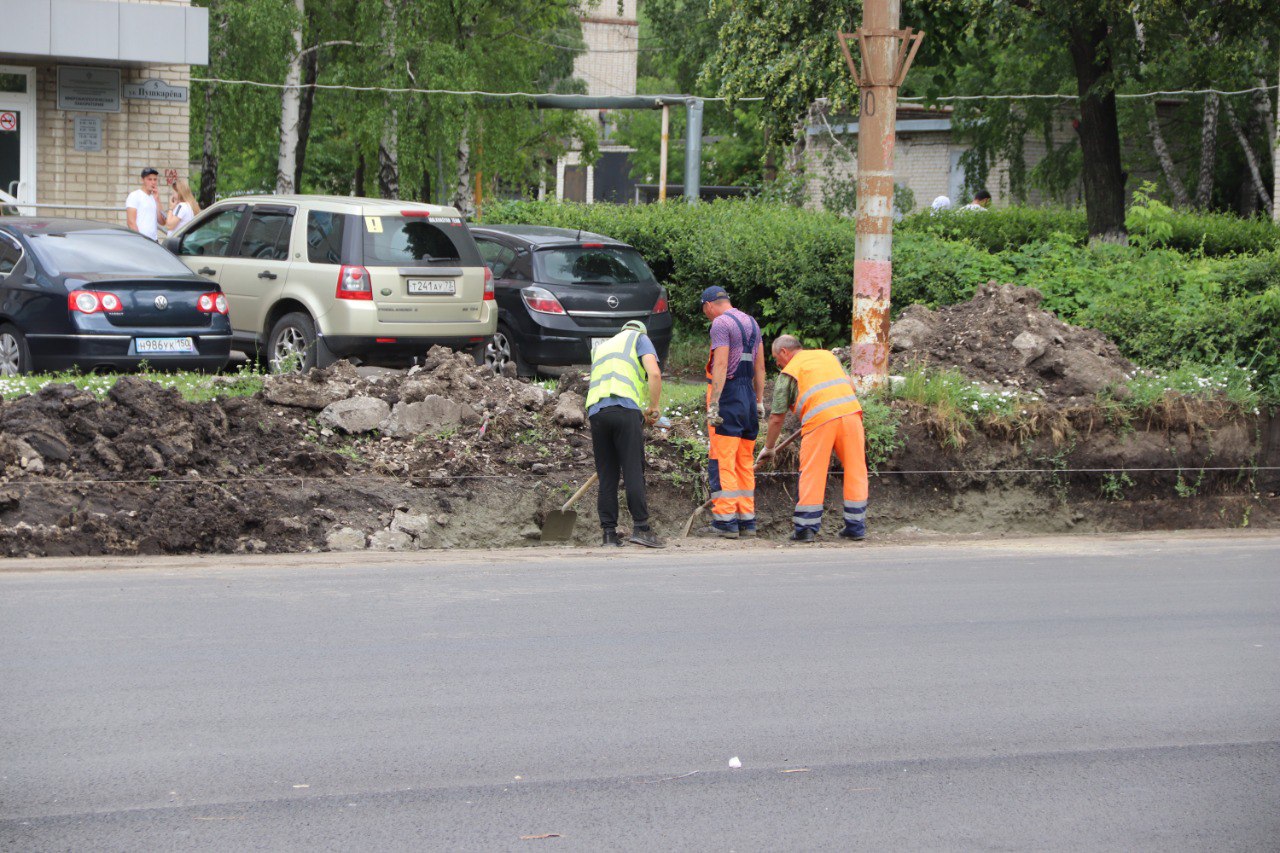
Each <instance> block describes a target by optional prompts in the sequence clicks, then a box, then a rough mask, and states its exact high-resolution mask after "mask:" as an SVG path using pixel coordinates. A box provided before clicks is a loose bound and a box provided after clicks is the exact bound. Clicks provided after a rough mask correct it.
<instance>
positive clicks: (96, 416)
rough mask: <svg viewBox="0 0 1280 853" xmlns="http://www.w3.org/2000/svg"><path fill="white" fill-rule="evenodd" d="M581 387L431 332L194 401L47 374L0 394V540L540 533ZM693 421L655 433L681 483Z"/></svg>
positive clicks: (657, 461)
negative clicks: (505, 363)
mask: <svg viewBox="0 0 1280 853" xmlns="http://www.w3.org/2000/svg"><path fill="white" fill-rule="evenodd" d="M223 381H226V382H227V383H228V384H234V383H235V382H237V381H239V380H237V379H236V378H234V377H227V378H226V379H225V380H223ZM584 393H585V382H584V381H583V380H582V378H581V377H580V376H577V375H567V376H566V377H565V378H564V380H562V382H561V384H560V387H557V388H555V389H551V390H548V389H546V388H544V387H542V386H540V385H538V384H532V383H528V382H522V381H519V380H517V379H516V378H514V377H513V376H494V375H493V374H492V373H491V372H489V371H488V370H487V369H485V368H483V367H479V366H476V365H475V364H474V362H473V361H472V360H471V359H470V357H469V356H466V355H462V354H457V353H454V352H452V351H450V350H447V349H444V348H434V349H433V350H432V351H431V352H430V353H428V356H427V358H426V361H425V363H424V364H423V365H421V366H417V367H414V368H411V369H410V370H408V371H404V372H401V371H382V370H379V369H376V368H359V369H358V368H355V367H353V366H352V365H350V364H349V363H347V362H339V363H337V364H336V365H334V366H333V367H331V368H328V369H318V370H312V371H310V372H309V373H308V374H307V375H305V376H304V375H288V376H270V377H266V378H265V380H264V383H263V388H262V390H261V391H259V392H257V393H256V394H254V395H253V396H251V397H234V396H232V397H227V398H223V399H220V400H216V401H212V402H203V403H193V402H187V401H185V400H183V399H182V397H181V395H180V394H179V393H178V392H177V391H176V390H172V389H166V388H164V387H162V386H160V385H157V384H155V383H153V382H150V381H148V380H146V379H143V378H141V377H136V376H127V377H123V378H121V379H120V380H119V381H118V382H117V383H116V385H115V386H114V387H113V388H112V389H111V390H110V391H109V392H108V393H107V395H106V396H105V397H104V398H102V399H99V398H98V397H96V396H95V395H93V394H92V393H89V392H87V391H83V390H80V389H78V388H76V387H75V386H73V385H65V384H53V385H49V386H46V387H45V388H43V389H42V390H41V391H39V392H38V393H36V394H33V395H28V396H22V397H18V398H15V399H12V400H0V553H3V554H7V555H10V556H18V555H24V554H51V555H65V554H70V555H74V554H98V553H185V552H206V551H223V552H225V551H292V550H305V549H308V548H325V547H341V548H363V547H379V548H385V549H388V550H397V549H404V548H416V547H451V546H455V545H475V546H478V545H483V544H492V545H499V546H500V545H513V544H524V543H527V542H529V541H536V540H537V538H538V526H539V524H540V523H541V519H542V518H544V517H545V513H546V511H547V510H548V509H549V508H551V507H552V506H553V505H555V503H556V498H557V496H558V495H560V494H561V493H562V492H564V491H565V489H566V488H567V487H568V486H570V485H571V484H573V483H575V482H581V481H582V480H583V479H585V478H586V477H587V476H588V475H589V473H590V471H591V470H592V461H591V460H592V457H591V439H590V434H589V432H588V429H587V420H586V416H585V412H584V398H583V394H584ZM692 429H693V428H692V426H690V425H687V424H682V425H681V426H679V427H677V428H674V429H672V430H671V431H669V432H667V433H664V434H662V435H661V436H655V440H654V441H653V442H652V443H651V447H650V454H651V458H650V459H649V460H648V461H649V467H650V470H651V471H653V472H654V473H655V474H667V475H669V478H670V479H672V480H677V479H678V480H682V481H687V482H693V481H694V479H695V475H696V463H695V462H693V461H691V460H688V459H685V458H684V457H683V455H682V454H681V453H679V452H678V447H677V446H678V445H679V444H680V442H681V441H682V440H684V439H687V438H688V437H689V436H690V435H691V434H692ZM690 466H694V467H690ZM560 500H563V498H560ZM464 507H465V508H464Z"/></svg>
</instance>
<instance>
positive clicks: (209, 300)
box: [196, 293, 227, 314]
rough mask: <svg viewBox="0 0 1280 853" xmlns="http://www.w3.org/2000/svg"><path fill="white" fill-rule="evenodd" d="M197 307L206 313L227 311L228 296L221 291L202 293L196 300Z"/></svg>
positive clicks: (223, 312)
mask: <svg viewBox="0 0 1280 853" xmlns="http://www.w3.org/2000/svg"><path fill="white" fill-rule="evenodd" d="M196 307H197V308H199V309H200V310H201V311H203V312H204V313H206V314H225V313H227V297H225V296H223V295H222V294H221V293H202V294H200V298H199V299H198V300H196Z"/></svg>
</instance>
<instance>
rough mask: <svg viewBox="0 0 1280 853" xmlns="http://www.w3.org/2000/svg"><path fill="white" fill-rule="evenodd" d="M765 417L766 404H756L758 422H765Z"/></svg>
mask: <svg viewBox="0 0 1280 853" xmlns="http://www.w3.org/2000/svg"><path fill="white" fill-rule="evenodd" d="M764 416H765V411H764V403H756V420H758V421H762V420H764Z"/></svg>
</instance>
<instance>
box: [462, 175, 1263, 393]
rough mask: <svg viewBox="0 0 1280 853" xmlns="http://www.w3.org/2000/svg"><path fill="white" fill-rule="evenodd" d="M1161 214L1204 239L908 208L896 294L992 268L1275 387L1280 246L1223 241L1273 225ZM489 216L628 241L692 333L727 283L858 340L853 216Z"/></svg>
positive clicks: (1021, 212) (1067, 305) (550, 212)
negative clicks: (1119, 236) (1144, 236)
mask: <svg viewBox="0 0 1280 853" xmlns="http://www.w3.org/2000/svg"><path fill="white" fill-rule="evenodd" d="M1161 215H1162V217H1163V219H1162V220H1161V221H1162V222H1164V223H1166V224H1168V223H1170V222H1172V223H1174V227H1173V228H1172V232H1171V236H1170V230H1169V229H1162V232H1161V233H1162V235H1163V237H1164V238H1165V239H1164V240H1163V241H1162V242H1168V243H1177V242H1178V241H1179V240H1184V241H1185V240H1186V239H1187V238H1186V235H1187V234H1189V233H1190V231H1189V230H1188V229H1189V227H1190V226H1188V225H1186V224H1185V223H1191V222H1194V223H1199V225H1198V226H1197V227H1198V228H1199V231H1198V232H1197V233H1199V234H1200V235H1202V240H1201V243H1200V244H1198V245H1197V247H1196V250H1195V251H1194V252H1189V251H1176V250H1174V249H1172V248H1160V247H1158V246H1155V245H1154V243H1155V242H1156V241H1154V240H1147V241H1146V243H1147V245H1146V246H1145V247H1141V246H1136V245H1135V246H1117V245H1112V244H1099V245H1096V246H1089V245H1086V244H1085V241H1084V239H1083V214H1081V213H1079V212H1078V211H1071V210H1056V211H1055V210H1048V209H1036V208H1011V209H1008V210H995V211H987V212H986V213H972V212H970V213H955V214H949V215H948V214H944V215H941V216H936V217H934V216H932V215H930V214H924V215H922V216H917V217H907V219H906V220H904V227H903V228H901V229H900V230H899V232H898V236H897V238H896V239H895V241H894V282H893V310H894V312H895V313H897V312H898V311H900V310H901V309H902V308H905V307H906V306H907V305H910V304H913V303H923V304H927V305H929V306H939V305H948V304H952V303H955V302H960V301H963V300H965V299H968V298H969V297H970V296H971V295H972V294H973V291H974V289H975V288H976V287H977V286H978V285H980V284H984V283H986V282H987V281H990V280H992V279H994V280H996V281H999V282H1013V283H1015V284H1019V285H1024V286H1029V287H1035V288H1037V289H1038V290H1040V291H1041V293H1043V294H1044V297H1045V308H1046V309H1048V310H1050V311H1053V312H1055V313H1056V314H1058V315H1059V316H1060V317H1061V318H1062V319H1064V320H1066V321H1067V322H1070V323H1075V324H1077V325H1082V326H1088V327H1090V328H1095V329H1098V330H1100V331H1102V332H1103V333H1105V334H1107V335H1109V336H1110V337H1111V338H1112V339H1113V340H1115V342H1116V344H1117V345H1118V346H1119V347H1120V348H1121V350H1122V351H1123V352H1124V353H1125V354H1126V355H1127V356H1129V357H1130V358H1132V359H1133V360H1134V361H1136V362H1138V363H1139V364H1142V365H1144V366H1147V367H1160V368H1174V367H1177V366H1179V365H1181V364H1184V363H1199V364H1206V365H1217V364H1225V365H1237V366H1241V367H1247V368H1250V369H1252V370H1256V371H1257V376H1258V381H1259V382H1260V383H1261V384H1262V385H1263V386H1264V387H1270V388H1271V390H1270V391H1266V392H1265V394H1266V396H1267V399H1269V400H1280V249H1276V248H1270V249H1267V250H1265V251H1259V252H1257V253H1255V254H1250V255H1243V254H1240V255H1231V254H1228V255H1226V256H1222V257H1218V256H1215V255H1214V252H1218V251H1219V250H1222V249H1224V247H1227V246H1233V247H1236V248H1239V247H1242V246H1248V245H1263V244H1265V243H1266V241H1267V234H1268V233H1271V234H1274V232H1275V228H1274V226H1271V225H1269V224H1267V223H1260V222H1257V221H1242V220H1231V224H1223V221H1224V220H1226V219H1229V218H1224V217H1216V216H1203V215H1196V216H1192V215H1190V214H1187V215H1185V216H1184V215H1183V214H1177V213H1173V214H1172V215H1167V214H1163V213H1162V214H1161ZM924 217H929V218H928V219H925V218H924ZM1077 220H1078V221H1077ZM485 221H486V222H508V223H515V222H520V223H537V224H543V225H556V226H560V227H565V228H583V229H584V230H588V231H594V232H598V233H602V234H607V235H608V236H610V237H615V238H617V239H620V240H623V241H625V242H627V243H630V244H631V245H633V246H635V247H636V248H637V249H639V251H640V252H641V254H643V255H644V257H645V259H646V260H647V261H648V262H649V265H650V266H651V267H652V268H653V270H654V273H655V274H656V275H657V276H658V278H659V280H661V281H663V283H664V284H666V286H667V288H668V290H669V292H670V297H671V305H672V312H673V314H674V317H675V319H676V326H677V332H678V334H683V335H687V336H688V337H689V338H690V339H695V338H698V337H699V336H701V335H703V334H704V333H705V328H706V326H705V323H704V321H703V319H702V314H701V312H700V310H699V305H698V295H699V293H701V291H702V290H703V289H704V288H706V287H708V286H710V285H720V286H723V287H725V288H726V289H727V290H728V291H729V293H730V294H732V296H733V299H734V304H735V305H737V306H738V307H740V308H742V309H743V310H745V311H747V312H749V313H751V314H753V315H754V316H756V317H757V318H758V319H759V320H760V323H761V326H762V327H763V328H764V331H765V334H766V335H767V336H769V337H772V336H774V335H777V334H779V333H781V332H791V333H793V334H797V335H799V336H800V337H801V338H802V339H803V340H804V341H805V343H806V344H807V345H811V346H814V345H821V346H832V345H838V344H844V343H847V342H848V340H849V330H850V321H851V313H852V290H853V287H852V284H853V260H854V244H855V238H856V230H855V224H854V222H853V221H852V220H849V219H845V218H842V217H839V216H835V215H833V214H829V213H814V212H809V211H804V210H799V209H797V208H795V207H791V206H789V205H783V204H777V203H772V202H767V201H763V200H759V199H754V200H741V199H727V200H721V201H716V202H711V203H706V204H698V205H687V204H682V203H674V204H664V205H645V206H631V205H627V206H616V205H578V204H558V203H547V202H538V203H525V202H511V203H503V204H499V205H492V206H490V207H489V208H487V209H486V215H485ZM1179 223H1182V224H1179ZM1262 226H1266V227H1265V228H1264V227H1262ZM1215 229H1219V230H1215ZM1267 229H1271V230H1270V232H1268V230H1267ZM1180 234H1182V235H1183V236H1181V237H1180V236H1179V235H1180ZM1027 235H1036V236H1035V238H1034V239H1030V238H1029V237H1028V236H1027ZM1205 235H1209V236H1205ZM1242 235H1243V236H1242ZM1211 237H1212V239H1210V238H1211ZM1246 237H1247V238H1248V239H1245V238H1246ZM1250 241H1252V242H1250ZM996 246H1003V247H1004V248H996V249H993V247H996ZM1211 246H1212V248H1213V251H1212V252H1211V251H1210V247H1211ZM1201 248H1203V249H1204V251H1203V252H1201V251H1200V249H1201Z"/></svg>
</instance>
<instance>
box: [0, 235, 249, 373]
mask: <svg viewBox="0 0 1280 853" xmlns="http://www.w3.org/2000/svg"><path fill="white" fill-rule="evenodd" d="M230 354H231V324H230V323H229V322H228V321H227V301H226V297H225V296H223V295H222V292H221V291H220V290H219V289H218V286H217V285H216V284H211V283H210V282H209V281H207V280H206V279H203V278H201V277H200V276H198V275H196V274H194V273H192V272H191V271H190V270H189V269H187V268H186V267H185V266H184V265H183V264H182V262H181V261H179V260H178V259H177V258H175V257H174V256H173V255H171V254H169V253H168V252H166V251H165V250H164V248H163V247H162V246H160V245H159V244H158V243H155V242H154V241H152V240H148V239H147V238H146V237H143V236H142V235H141V234H136V233H134V232H133V231H129V230H127V229H125V228H118V227H116V226H114V225H105V224H103V223H101V222H88V221H84V220H78V219H35V218H21V217H0V375H4V376H14V375H16V374H20V373H30V372H32V371H35V370H41V371H43V370H65V369H69V368H73V367H74V368H79V369H80V370H85V371H92V370H99V369H105V370H125V369H130V368H136V367H137V366H138V365H139V364H140V363H142V362H144V361H145V362H146V363H147V364H148V365H151V366H153V367H163V368H176V369H184V370H209V371H216V370H219V369H221V368H222V367H223V366H224V365H225V364H226V363H227V359H228V357H229V356H230Z"/></svg>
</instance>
